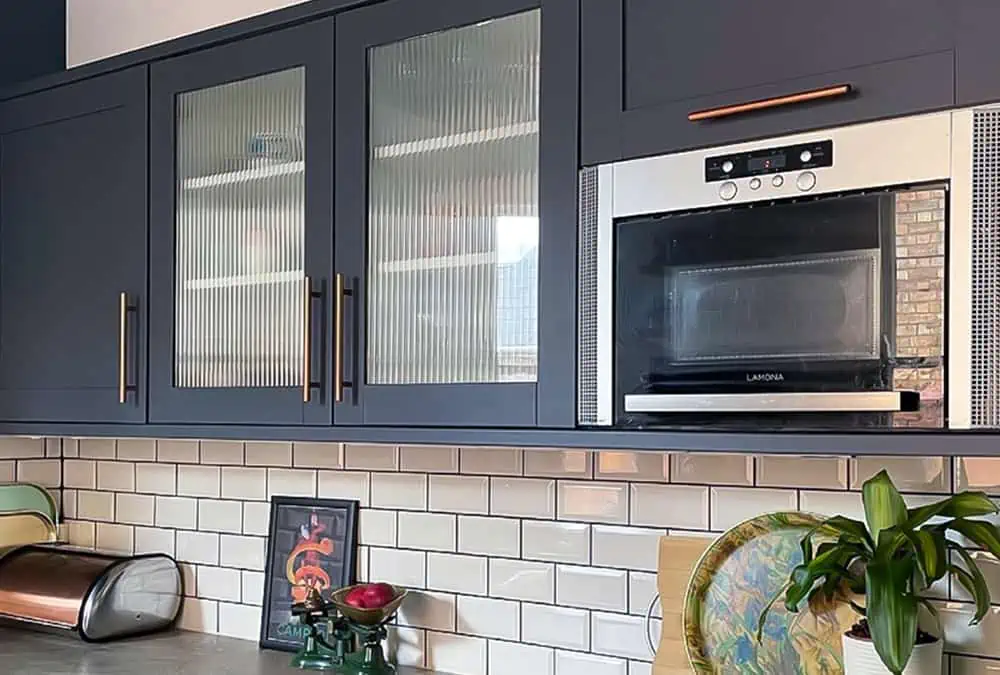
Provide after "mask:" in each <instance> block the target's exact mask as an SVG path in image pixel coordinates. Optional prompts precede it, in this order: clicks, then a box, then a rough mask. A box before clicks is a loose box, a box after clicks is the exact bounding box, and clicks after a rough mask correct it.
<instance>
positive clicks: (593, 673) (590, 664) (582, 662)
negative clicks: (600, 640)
mask: <svg viewBox="0 0 1000 675" xmlns="http://www.w3.org/2000/svg"><path fill="white" fill-rule="evenodd" d="M555 675H628V661H626V660H624V659H613V658H609V657H607V656H597V655H596V654H581V653H579V652H562V651H558V652H556V673H555Z"/></svg>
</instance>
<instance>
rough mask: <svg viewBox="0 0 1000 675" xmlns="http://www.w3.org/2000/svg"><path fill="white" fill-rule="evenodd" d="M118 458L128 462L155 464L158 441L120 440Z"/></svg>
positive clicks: (148, 439) (147, 439)
mask: <svg viewBox="0 0 1000 675" xmlns="http://www.w3.org/2000/svg"><path fill="white" fill-rule="evenodd" d="M116 451H117V452H116V455H115V456H116V457H117V458H118V459H120V460H123V461H126V462H155V461H156V441H154V440H153V439H151V438H120V439H118V444H117V448H116Z"/></svg>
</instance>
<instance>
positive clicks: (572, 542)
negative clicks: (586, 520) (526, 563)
mask: <svg viewBox="0 0 1000 675" xmlns="http://www.w3.org/2000/svg"><path fill="white" fill-rule="evenodd" d="M521 551H522V553H521V555H522V556H523V557H524V558H527V559H531V560H545V561H549V562H565V563H580V564H586V563H588V562H590V525H584V524H582V523H563V522H558V521H545V520H525V521H523V522H522V523H521Z"/></svg>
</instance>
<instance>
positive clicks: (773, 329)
mask: <svg viewBox="0 0 1000 675" xmlns="http://www.w3.org/2000/svg"><path fill="white" fill-rule="evenodd" d="M580 195H581V201H580V214H581V219H580V232H579V234H580V251H579V259H580V269H579V273H580V292H579V298H580V309H579V345H578V348H579V363H580V367H579V373H578V387H579V390H578V421H579V423H580V424H581V425H583V426H590V425H602V426H608V425H610V426H617V427H625V428H663V427H667V428H706V427H708V428H720V427H722V428H741V427H746V428H752V429H756V430H759V429H761V428H775V429H899V428H907V429H941V428H945V427H950V428H974V427H991V426H995V425H996V423H997V422H1000V354H998V353H997V352H998V350H1000V318H998V317H997V314H998V312H997V300H998V299H1000V110H993V109H982V110H963V111H956V112H946V113H938V114H930V115H921V116H914V117H909V118H900V119H895V120H888V121H882V122H875V123H868V124H858V125H852V126H847V127H842V128H837V129H828V130H823V131H817V132H811V133H802V134H796V135H794V136H788V137H784V138H777V139H767V140H761V141H754V142H750V143H743V144H738V145H732V146H727V147H721V148H711V149H706V150H697V151H691V152H684V153H680V154H675V155H668V156H661V157H651V158H643V159H636V160H631V161H626V162H620V163H616V164H611V165H605V166H597V167H590V168H586V169H584V170H583V171H582V173H581V191H580Z"/></svg>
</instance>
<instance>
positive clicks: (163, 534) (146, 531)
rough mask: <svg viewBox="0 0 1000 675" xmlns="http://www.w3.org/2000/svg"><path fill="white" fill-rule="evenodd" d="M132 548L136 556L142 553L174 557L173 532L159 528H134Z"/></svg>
mask: <svg viewBox="0 0 1000 675" xmlns="http://www.w3.org/2000/svg"><path fill="white" fill-rule="evenodd" d="M133 538H134V544H135V546H134V548H135V554H136V555H142V554H144V553H166V554H167V555H170V556H173V555H174V531H173V530H167V529H163V528H159V527H137V528H135V533H134V534H133Z"/></svg>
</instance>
